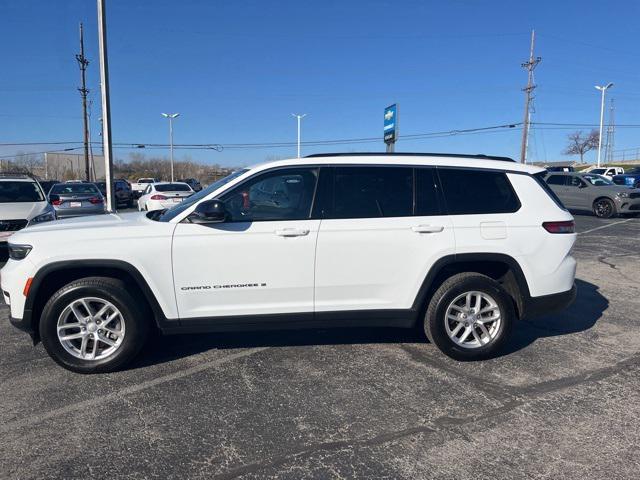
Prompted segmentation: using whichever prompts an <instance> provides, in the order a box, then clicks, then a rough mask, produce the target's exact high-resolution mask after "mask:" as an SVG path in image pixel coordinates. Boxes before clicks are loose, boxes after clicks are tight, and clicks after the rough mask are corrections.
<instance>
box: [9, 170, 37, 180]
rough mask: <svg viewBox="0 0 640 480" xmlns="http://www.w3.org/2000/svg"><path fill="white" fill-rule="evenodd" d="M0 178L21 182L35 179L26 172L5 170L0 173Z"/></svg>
mask: <svg viewBox="0 0 640 480" xmlns="http://www.w3.org/2000/svg"><path fill="white" fill-rule="evenodd" d="M2 180H11V181H16V180H17V181H22V182H35V181H36V179H35V178H33V177H32V176H31V175H29V174H28V173H11V172H5V173H0V181H2Z"/></svg>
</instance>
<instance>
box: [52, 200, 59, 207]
mask: <svg viewBox="0 0 640 480" xmlns="http://www.w3.org/2000/svg"><path fill="white" fill-rule="evenodd" d="M51 205H55V206H58V205H62V200H53V201H52V202H51Z"/></svg>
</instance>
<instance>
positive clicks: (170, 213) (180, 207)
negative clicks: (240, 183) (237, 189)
mask: <svg viewBox="0 0 640 480" xmlns="http://www.w3.org/2000/svg"><path fill="white" fill-rule="evenodd" d="M248 171H249V169H248V168H243V169H242V170H236V171H235V172H233V173H232V174H231V175H227V176H226V177H224V178H221V179H220V180H218V181H216V182H213V183H212V184H211V185H209V186H208V187H207V188H203V189H202V190H200V191H199V192H198V193H194V194H193V195H191V196H190V197H189V198H187V199H186V200H183V201H182V203H179V204H177V205H176V206H175V207H171V208H170V209H169V210H167V211H165V212H163V213H162V215H160V216H159V217H158V221H160V222H168V221H170V220H172V219H173V218H175V217H176V215H179V214H180V213H182V212H184V211H185V210H186V209H188V208H189V207H190V206H192V205H193V204H194V203H197V202H199V201H200V200H201V199H203V198H205V197H206V196H207V195H209V194H210V193H212V192H215V191H216V190H217V189H219V188H220V187H221V186H223V185H225V184H227V183H229V182H230V181H231V180H233V179H234V178H237V177H239V176H240V175H243V174H245V173H246V172H248ZM153 220H155V218H154V219H153Z"/></svg>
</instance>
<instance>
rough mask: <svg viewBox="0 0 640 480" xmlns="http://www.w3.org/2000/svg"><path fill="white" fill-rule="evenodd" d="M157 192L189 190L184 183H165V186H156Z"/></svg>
mask: <svg viewBox="0 0 640 480" xmlns="http://www.w3.org/2000/svg"><path fill="white" fill-rule="evenodd" d="M155 188H156V191H158V192H190V191H191V188H190V187H189V185H187V184H185V183H167V184H165V185H156V187H155Z"/></svg>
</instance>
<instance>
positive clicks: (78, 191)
mask: <svg viewBox="0 0 640 480" xmlns="http://www.w3.org/2000/svg"><path fill="white" fill-rule="evenodd" d="M49 201H50V202H51V205H53V208H55V209H56V215H57V217H58V218H69V217H79V216H82V215H96V214H101V213H104V212H105V205H104V197H103V196H102V194H101V193H100V190H98V187H97V186H96V185H95V184H93V183H88V182H66V183H57V184H55V185H54V186H53V187H51V190H50V191H49Z"/></svg>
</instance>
